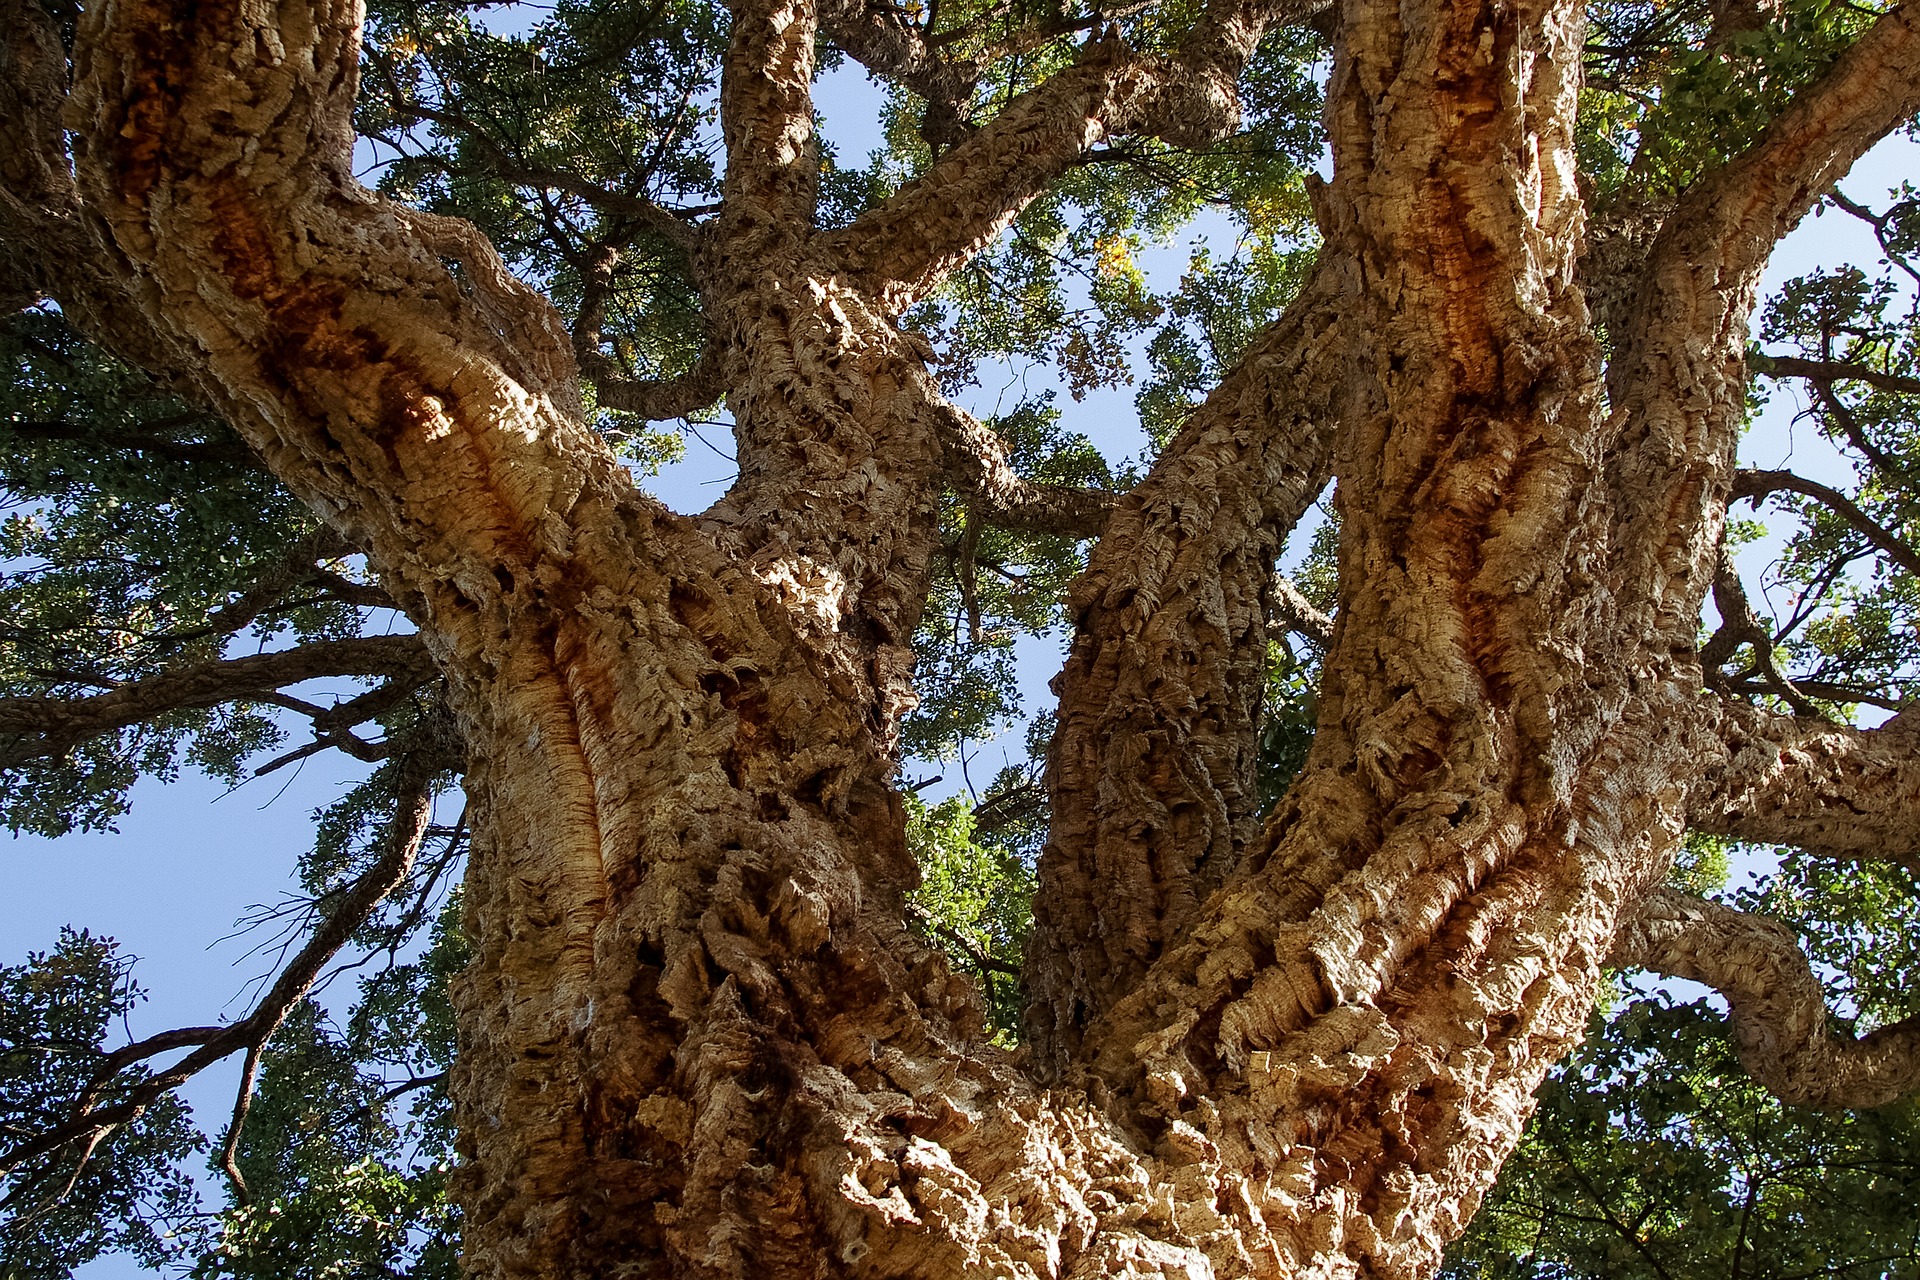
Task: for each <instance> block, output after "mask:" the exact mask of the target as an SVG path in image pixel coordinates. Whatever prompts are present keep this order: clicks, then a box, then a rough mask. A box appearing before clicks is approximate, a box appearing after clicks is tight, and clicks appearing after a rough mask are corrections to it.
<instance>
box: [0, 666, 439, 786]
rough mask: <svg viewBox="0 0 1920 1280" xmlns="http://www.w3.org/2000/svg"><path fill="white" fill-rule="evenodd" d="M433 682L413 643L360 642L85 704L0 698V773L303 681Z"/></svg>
mask: <svg viewBox="0 0 1920 1280" xmlns="http://www.w3.org/2000/svg"><path fill="white" fill-rule="evenodd" d="M433 675H434V667H433V662H432V660H431V659H430V658H429V657H428V656H427V651H426V647H425V646H424V645H423V644H421V642H420V638H419V637H418V636H413V635H399V636H364V637H361V638H359V639H354V640H317V641H314V642H313V643H311V644H304V645H301V646H299V647H298V648H294V649H284V650H281V651H279V652H277V653H261V654H255V655H253V656H251V657H246V658H231V659H227V660H225V661H219V662H208V663H203V664H201V665H199V666H196V667H190V668H188V669H186V670H184V671H170V672H166V673H164V674H162V675H156V676H149V677H147V678H146V679H144V680H137V681H134V682H133V683H131V684H126V685H122V686H120V687H119V688H117V689H113V690H110V691H109V692H107V693H100V694H95V695H93V696H92V697H88V698H31V697H28V698H0V768H5V769H11V768H17V767H18V766H20V765H21V764H23V763H25V762H26V761H28V760H32V759H35V758H37V757H40V756H49V755H58V754H60V753H61V752H63V751H66V750H68V749H70V748H71V747H73V746H75V745H77V744H79V743H81V742H84V741H86V740H87V739H89V738H93V737H97V736H99V735H100V734H103V733H112V732H113V731H115V730H117V729H124V728H127V727H129V726H131V725H136V724H139V723H141V722H142V721H145V720H151V719H153V718H154V717H155V716H159V715H164V714H165V713H167V712H169V711H180V710H185V709H188V708H193V707H212V706H218V705H219V704H221V703H223V702H237V701H245V700H247V699H249V698H252V699H256V700H257V699H260V698H261V697H262V696H263V695H266V694H269V693H272V692H274V691H275V690H278V689H280V688H283V687H284V686H286V685H290V684H297V683H298V682H300V681H302V680H313V679H318V678H320V677H324V676H387V677H390V678H396V679H398V680H400V681H402V682H403V683H408V684H410V685H412V686H418V685H419V684H423V683H425V682H426V681H427V680H429V679H431V678H432V677H433Z"/></svg>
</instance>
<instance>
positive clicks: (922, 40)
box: [820, 0, 985, 145]
mask: <svg viewBox="0 0 1920 1280" xmlns="http://www.w3.org/2000/svg"><path fill="white" fill-rule="evenodd" d="M820 29H821V30H822V31H823V32H825V33H826V35H827V37H828V38H829V39H831V40H832V41H833V42H834V43H835V44H836V45H839V46H840V48H841V49H842V50H843V51H844V52H845V53H846V54H847V56H848V57H850V58H852V59H853V60H854V61H855V62H858V63H859V64H860V65H861V66H863V67H865V68H866V69H867V70H868V71H870V72H872V73H873V74H874V75H876V76H879V77H880V78H881V79H882V80H886V81H888V82H890V83H892V84H897V85H899V86H901V87H902V88H904V89H908V90H911V91H912V92H914V93H917V94H919V95H920V96H921V97H922V98H925V99H926V100H927V114H926V122H925V124H924V125H923V131H924V132H925V133H926V135H927V139H928V141H929V142H934V143H936V144H949V145H950V144H952V143H954V142H957V141H959V140H960V139H961V138H962V137H964V136H965V133H966V123H967V121H966V116H967V113H968V108H969V106H970V105H971V103H972V99H973V94H974V89H975V87H976V86H977V85H978V84H979V82H980V76H981V75H982V73H983V72H984V70H985V68H984V67H983V66H982V65H981V64H980V63H978V62H976V61H974V60H972V59H960V60H956V59H952V58H949V57H947V56H945V55H944V54H943V53H942V52H941V51H940V50H938V49H935V48H933V47H932V46H931V45H930V44H929V43H928V41H927V38H926V35H925V33H924V32H922V31H921V29H920V28H919V27H917V26H915V25H914V24H913V23H911V22H909V21H908V20H907V16H906V13H905V11H904V10H902V9H901V8H899V7H898V6H896V5H893V4H885V3H882V4H870V3H867V0H823V2H822V3H821V5H820Z"/></svg>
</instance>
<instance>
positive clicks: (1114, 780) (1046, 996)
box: [1027, 269, 1346, 1070]
mask: <svg viewBox="0 0 1920 1280" xmlns="http://www.w3.org/2000/svg"><path fill="white" fill-rule="evenodd" d="M1337 274H1338V273H1337V272H1335V271H1334V270H1332V269H1326V270H1323V271H1322V272H1321V273H1320V274H1319V275H1318V276H1316V277H1315V279H1314V280H1313V282H1311V283H1310V284H1309V285H1308V286H1307V288H1306V289H1305V290H1304V291H1303V292H1302V295H1301V297H1300V299H1299V300H1298V301H1296V302H1295V303H1294V305H1293V306H1292V308H1291V309H1290V310H1289V311H1288V313H1287V314H1286V315H1285V316H1283V317H1282V318H1281V320H1280V321H1279V322H1278V323H1276V324H1275V325H1274V326H1273V327H1272V328H1271V329H1270V330H1268V331H1267V332H1266V333H1265V334H1264V335H1262V336H1261V337H1260V338H1258V339H1256V340H1255V341H1254V343H1253V344H1252V346H1251V348H1250V349H1249V350H1248V352H1247V355H1246V357H1245V358H1244V359H1243V360H1242V361H1241V363H1240V364H1239V366H1238V367H1237V369H1236V370H1235V372H1234V374H1233V376H1231V377H1229V378H1228V379H1227V380H1226V381H1225V382H1224V383H1222V384H1221V386H1220V388H1219V389H1218V390H1217V391H1215V392H1214V393H1213V395H1212V396H1211V397H1210V398H1209V399H1208V400H1207V402H1206V403H1205V404H1203V405H1202V406H1200V407H1199V408H1198V409H1196V410H1195V411H1194V414H1193V417H1192V419H1191V420H1190V421H1189V422H1188V424H1187V426H1186V427H1185V428H1184V429H1183V430H1182V431H1181V433H1180V434H1179V436H1178V437H1176V438H1175V439H1174V440H1173V442H1172V443H1171V444H1169V445H1168V446H1167V448H1166V450H1165V451H1164V452H1163V453H1162V454H1161V456H1160V458H1159V460H1158V461H1157V462H1156V463H1155V464H1154V468H1153V471H1152V474H1151V475H1149V476H1148V477H1147V479H1146V480H1145V481H1144V482H1143V483H1142V484H1141V485H1140V486H1139V487H1137V488H1136V489H1135V490H1134V491H1133V492H1132V493H1130V494H1128V495H1127V497H1126V499H1125V500H1124V501H1123V502H1122V503H1121V504H1120V506H1119V507H1118V509H1117V510H1116V511H1115V513H1114V515H1113V516H1112V517H1111V518H1110V520H1109V521H1108V524H1107V529H1106V533H1105V535H1104V536H1103V537H1102V539H1101V541H1100V545H1099V547H1098V548H1097V549H1096V550H1095V552H1094V554H1093V558H1092V561H1091V562H1090V564H1089V565H1088V567H1087V572H1086V573H1085V574H1084V575H1083V576H1082V577H1081V579H1080V581H1078V582H1077V583H1075V584H1074V587H1073V589H1072V591H1071V593H1070V594H1069V597H1068V608H1069V609H1070V610H1071V611H1072V614H1073V618H1074V629H1075V635H1074V641H1073V648H1072V651H1071V653H1070V655H1069V657H1068V660H1067V665H1066V668H1065V670H1064V671H1063V672H1062V674H1061V677H1060V684H1059V687H1058V692H1059V695H1060V710H1059V722H1058V724H1057V726H1056V729H1055V733H1054V739H1053V744H1052V747H1051V749H1050V751H1049V753H1048V762H1047V787H1048V791H1049V794H1050V795H1051V798H1052V818H1051V827H1050V831H1049V836H1048V843H1047V848H1046V852H1045V853H1044V854H1043V855H1042V857H1041V860H1040V867H1039V886H1038V892H1037V893H1036V894H1035V896H1034V932H1033V940H1032V942H1031V944H1030V946H1029V953H1028V961H1027V982H1028V985H1029V987H1030V990H1031V993H1032V994H1031V1001H1030V1004H1029V1011H1028V1025H1027V1031H1028V1034H1029V1036H1030V1037H1031V1038H1032V1040H1033V1042H1034V1052H1035V1054H1036V1056H1037V1057H1038V1059H1039V1060H1040V1061H1041V1062H1042V1063H1044V1064H1047V1065H1048V1066H1049V1067H1050V1068H1052V1069H1055V1070H1058V1069H1060V1068H1061V1067H1062V1066H1063V1065H1064V1063H1066V1062H1067V1061H1068V1060H1070V1059H1071V1057H1072V1056H1073V1054H1074V1051H1075V1050H1076V1048H1077V1047H1078V1045H1079V1042H1080V1038H1081V1035H1082V1034H1083V1032H1084V1030H1085V1028H1086V1027H1087V1026H1088V1024H1090V1023H1091V1022H1092V1021H1093V1020H1094V1019H1096V1018H1097V1017H1099V1015H1100V1014H1102V1013H1103V1012H1105V1011H1106V1009H1107V1008H1108V1007H1110V1006H1111V1005H1112V1004H1113V1002H1114V1001H1115V1000H1116V999H1118V998H1119V997H1120V996H1122V995H1124V994H1125V993H1126V992H1127V991H1128V990H1130V989H1132V988H1133V987H1134V986H1136V985H1137V984H1138V983H1139V981H1140V979H1141V977H1142V975H1144V974H1145V973H1146V971H1147V968H1148V967H1149V966H1150V965H1151V964H1152V963H1153V962H1154V960H1155V959H1157V958H1158V957H1159V955H1160V954H1161V952H1162V951H1163V950H1164V949H1165V947H1166V946H1167V944H1168V941H1169V940H1170V939H1172V938H1177V937H1178V936H1180V935H1181V934H1182V933H1183V932H1184V931H1185V929H1186V928H1187V927H1188V926H1189V925H1190V924H1191V923H1192V921H1193V918H1194V915H1195V912H1196V911H1197V910H1198V909H1199V907H1200V904H1201V903H1202V902H1204V901H1205V900H1206V898H1207V896H1208V895H1209V894H1210V893H1212V892H1213V890H1215V889H1217V888H1219V887H1220V885H1221V884H1222V883H1223V882H1224V880H1225V879H1226V877H1227V875H1228V874H1229V873H1230V872H1231V871H1233V869H1234V868H1235V867H1236V866H1237V865H1238V864H1239V862H1240V859H1241V857H1242V856H1243V854H1244V853H1245V851H1246V849H1247V846H1248V844H1249V843H1250V842H1251V841H1252V840H1253V839H1254V838H1255V837H1256V836H1257V834H1258V831H1259V825H1260V819H1261V817H1262V816H1263V815H1261V814H1260V813H1258V812H1256V811H1255V808H1254V796H1255V780H1254V765H1255V749H1256V735H1255V726H1256V721H1257V718H1258V715H1259V707H1260V696H1261V691H1262V688H1263V686H1264V684H1265V681H1266V670H1267V614H1268V607H1269V603H1270V601H1269V596H1270V593H1271V590H1272V580H1273V561H1274V557H1275V555H1276V554H1277V553H1278V550H1279V546H1280V543H1281V542H1282V540H1283V539H1284V538H1285V536H1286V534H1287V533H1288V532H1289V531H1290V530H1291V529H1292V528H1293V526H1294V524H1295V523H1296V522H1297V521H1298V520H1299V519H1300V517H1301V515H1302V514H1303V513H1304V512H1305V511H1306V509H1307V507H1308V506H1309V505H1310V504H1311V503H1312V502H1313V500H1314V498H1315V497H1317V496H1318V495H1319V493H1320V491H1321V490H1322V489H1323V488H1324V487H1325V486H1326V483H1327V478H1328V474H1329V471H1330V469H1331V464H1332V460H1333V459H1332V455H1333V447H1332V444H1333V413H1332V406H1331V403H1330V401H1331V398H1332V395H1333V392H1334V389H1335V388H1336V387H1337V386H1338V385H1339V383H1340V381H1341V379H1342V378H1343V376H1344V375H1345V372H1346V371H1345V368H1344V367H1343V356H1344V354H1345V348H1344V346H1343V344H1342V337H1343V333H1342V329H1341V326H1340V325H1339V323H1338V318H1337V315H1336V306H1337V303H1338V301H1339V289H1338V285H1337V283H1336V281H1335V277H1336V275H1337Z"/></svg>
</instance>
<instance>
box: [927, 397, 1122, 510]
mask: <svg viewBox="0 0 1920 1280" xmlns="http://www.w3.org/2000/svg"><path fill="white" fill-rule="evenodd" d="M936 412H937V414H938V415H939V427H940V439H941V445H942V447H943V449H944V452H945V464H946V471H947V475H948V478H949V480H950V482H951V483H952V484H953V486H954V488H955V489H957V490H959V491H960V492H961V493H963V494H965V495H967V497H968V498H970V499H971V500H972V501H973V502H974V504H975V512H976V514H977V515H978V516H980V517H981V518H982V519H984V520H986V521H987V522H988V523H990V524H995V525H999V526H1000V527H1001V528H1003V529H1016V530H1028V531H1031V532H1034V533H1052V534H1059V535H1061V536H1063V537H1073V538H1097V537H1099V536H1100V531H1101V530H1102V529H1104V528H1106V524H1107V517H1108V515H1110V514H1111V513H1112V511H1113V506H1114V502H1115V498H1114V495H1112V494H1110V493H1104V492H1102V491H1100V490H1097V489H1083V488H1079V487H1076V486H1073V485H1062V484H1038V483H1035V482H1033V481H1030V480H1028V479H1026V478H1025V477H1024V476H1022V475H1020V473H1019V472H1017V471H1015V470H1014V469H1013V464H1012V463H1010V462H1009V461H1008V460H1007V450H1006V445H1005V443H1004V442H1003V441H1002V440H1001V439H1000V438H999V436H997V435H996V434H994V432H993V430H992V429H991V428H990V427H988V426H986V425H985V424H984V423H982V422H980V421H979V420H978V419H976V418H974V417H973V415H971V414H969V413H966V412H964V411H963V410H961V409H959V408H957V407H955V406H954V405H952V404H949V403H948V402H946V401H945V400H941V401H940V402H939V403H938V405H937V406H936Z"/></svg>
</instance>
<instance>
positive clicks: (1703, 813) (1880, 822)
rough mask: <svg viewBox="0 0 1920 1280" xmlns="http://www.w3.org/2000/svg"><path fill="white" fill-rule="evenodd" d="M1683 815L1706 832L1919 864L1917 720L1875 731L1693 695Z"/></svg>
mask: <svg viewBox="0 0 1920 1280" xmlns="http://www.w3.org/2000/svg"><path fill="white" fill-rule="evenodd" d="M1701 714H1702V717H1703V720H1702V727H1703V729H1704V731H1705V732H1704V734H1703V738H1702V743H1701V747H1700V750H1699V758H1700V766H1701V767H1700V770H1699V773H1698V775H1697V778H1696V780H1695V782H1694V784H1693V786H1692V788H1691V790H1690V791H1689V792H1688V796H1687V822H1688V824H1689V825H1690V826H1692V827H1694V828H1696V829H1698V830H1700V831H1704V832H1707V833H1709V834H1712V835H1723V836H1732V837H1734V838H1735V839H1739V840H1747V841H1752V842H1754V843H1756V844H1784V845H1794V846H1797V847H1799V848H1802V849H1805V850H1807V851H1808V852H1810V853H1815V854H1821V855H1825V856H1829V857H1838V858H1884V859H1890V860H1892V861H1896V862H1902V863H1906V864H1908V865H1913V866H1920V724H1915V723H1914V721H1915V720H1917V719H1920V717H1916V716H1915V715H1914V713H1913V712H1911V711H1909V712H1903V713H1902V714H1900V715H1897V716H1895V717H1894V718H1893V719H1892V720H1889V721H1888V722H1887V723H1886V724H1884V725H1882V726H1880V727H1879V728H1877V729H1856V728H1853V727H1851V726H1848V725H1837V724H1833V723H1831V722H1829V721H1826V720H1819V719H1812V718H1808V717H1802V716H1789V715H1780V714H1777V713H1775V712H1771V711H1763V710H1761V709H1759V708H1757V707H1752V706H1749V705H1747V704H1746V703H1743V702H1739V701H1737V700H1735V699H1732V698H1719V697H1711V696H1709V697H1708V698H1707V699H1706V700H1704V701H1703V702H1702V705H1701Z"/></svg>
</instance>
